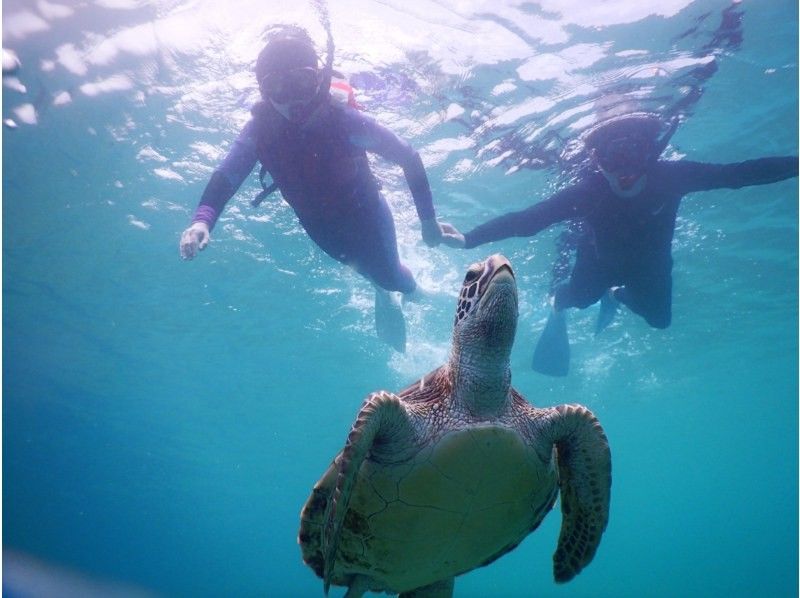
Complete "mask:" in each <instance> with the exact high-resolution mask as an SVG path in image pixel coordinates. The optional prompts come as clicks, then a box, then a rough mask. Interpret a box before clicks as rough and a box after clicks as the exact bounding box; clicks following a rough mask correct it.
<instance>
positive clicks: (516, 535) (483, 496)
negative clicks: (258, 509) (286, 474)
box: [299, 424, 558, 593]
mask: <svg viewBox="0 0 800 598" xmlns="http://www.w3.org/2000/svg"><path fill="white" fill-rule="evenodd" d="M338 462H339V457H338V456H337V458H336V459H335V460H334V462H333V463H332V464H331V466H330V467H329V468H328V470H327V471H326V472H325V474H324V475H323V476H322V478H321V479H320V480H319V482H318V483H317V484H316V486H315V487H314V489H313V491H312V493H311V496H310V498H309V499H308V501H307V502H306V504H305V506H304V507H303V510H302V512H301V525H300V535H299V543H300V547H301V550H302V553H303V560H304V561H305V562H306V563H307V564H308V565H309V566H310V567H311V568H312V569H314V571H315V573H316V574H317V575H318V576H320V577H322V575H323V556H322V555H323V552H322V546H321V539H322V538H321V536H322V527H323V524H324V517H325V509H326V506H327V504H328V498H329V496H330V493H331V491H332V489H333V488H334V486H335V484H336V476H337V474H338V469H339V468H338ZM557 492H558V478H557V473H556V467H555V458H554V455H552V454H551V455H550V459H549V460H548V461H547V462H544V461H543V460H542V458H541V457H540V456H539V455H538V454H537V453H536V451H535V450H534V449H533V448H532V447H531V446H529V444H528V443H527V442H526V441H525V439H524V438H523V437H521V436H520V434H519V433H518V432H517V431H516V430H515V429H513V428H510V427H503V426H500V425H492V424H483V425H473V426H470V427H466V428H463V429H459V430H451V431H448V432H446V433H444V434H443V435H441V436H439V437H438V439H437V440H436V441H434V442H430V443H429V444H427V445H426V446H422V447H420V450H419V452H417V453H416V455H414V456H413V457H412V458H411V459H409V460H407V461H405V462H403V463H394V464H384V463H379V462H376V461H374V460H371V459H370V458H369V457H368V458H367V459H366V460H365V461H364V463H363V464H362V466H361V469H360V471H359V473H358V478H357V480H356V483H355V486H354V489H353V494H352V498H351V500H350V504H349V506H348V509H347V513H346V515H345V519H344V529H343V531H342V536H341V540H340V544H339V550H338V551H337V554H336V562H335V564H334V569H333V575H332V583H333V584H335V585H344V586H347V585H350V583H351V581H352V579H353V576H354V575H363V576H365V577H367V578H368V579H369V580H370V582H369V583H370V590H371V591H388V592H398V593H399V592H404V591H408V590H411V589H414V588H418V587H422V586H425V585H428V584H430V583H433V582H436V581H439V580H443V579H449V578H451V577H453V576H456V575H459V574H461V573H465V572H467V571H469V570H471V569H474V568H476V567H480V566H482V565H486V564H488V563H490V562H492V561H493V560H495V559H496V558H498V557H499V556H501V555H503V554H505V553H506V552H508V551H509V550H511V549H513V548H514V547H515V546H517V544H519V543H520V542H521V541H522V539H523V538H525V536H527V535H528V534H529V533H530V532H532V531H533V530H534V529H535V528H536V527H537V526H538V525H539V523H540V522H541V521H542V519H543V518H544V516H545V515H546V514H547V512H548V511H549V510H550V509H551V508H552V506H553V503H554V501H555V498H556V494H557Z"/></svg>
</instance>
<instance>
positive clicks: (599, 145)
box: [584, 112, 678, 198]
mask: <svg viewBox="0 0 800 598" xmlns="http://www.w3.org/2000/svg"><path fill="white" fill-rule="evenodd" d="M677 124H678V121H677V119H675V118H673V119H672V121H670V123H669V127H668V128H667V130H666V131H664V128H665V121H664V120H663V119H662V118H661V117H660V116H659V115H657V114H652V113H641V112H640V113H632V114H626V115H624V116H619V117H615V118H612V119H609V120H606V121H603V122H601V123H600V124H598V125H596V126H595V127H594V128H593V129H591V130H590V131H589V132H588V133H587V134H586V136H585V138H584V143H585V145H586V147H587V148H588V150H589V153H590V155H591V157H592V159H593V161H594V162H595V164H596V166H597V167H598V169H599V170H600V172H601V173H602V174H603V176H604V177H605V179H606V180H607V181H608V184H609V186H610V187H611V190H612V191H613V192H614V194H616V195H617V196H619V197H625V198H630V197H635V196H637V195H639V193H641V192H642V190H643V189H644V187H645V185H646V184H647V170H648V169H649V168H650V166H651V165H652V164H653V163H655V161H656V160H658V157H659V156H660V155H661V153H662V152H663V151H664V149H665V148H666V146H667V143H669V139H670V137H672V134H673V133H674V132H675V129H676V128H677Z"/></svg>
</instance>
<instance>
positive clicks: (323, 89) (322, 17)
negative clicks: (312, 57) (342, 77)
mask: <svg viewBox="0 0 800 598" xmlns="http://www.w3.org/2000/svg"><path fill="white" fill-rule="evenodd" d="M312 4H313V5H314V7H315V8H316V9H317V14H318V16H319V22H320V24H321V25H322V26H323V27H324V28H325V32H326V33H327V34H328V56H327V58H326V60H325V66H324V67H323V69H322V81H321V82H320V84H319V91H318V92H317V97H316V98H314V105H315V106H319V105H321V104H322V103H323V102H324V101H325V100H326V99H327V97H328V94H329V93H330V89H331V78H332V76H333V51H334V45H333V34H332V33H331V19H330V16H329V15H328V6H327V5H326V4H325V2H324V1H323V0H313V2H312Z"/></svg>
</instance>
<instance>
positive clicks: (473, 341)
mask: <svg viewBox="0 0 800 598" xmlns="http://www.w3.org/2000/svg"><path fill="white" fill-rule="evenodd" d="M517 317H518V307H517V282H516V280H515V278H514V271H513V270H512V269H511V264H510V263H509V261H508V259H506V258H505V256H502V255H500V254H499V253H496V254H494V255H492V256H489V257H488V258H487V259H486V260H485V261H483V262H477V263H475V264H472V265H471V266H470V267H469V270H467V275H466V276H465V277H464V284H463V286H462V287H461V294H460V295H459V298H458V308H457V310H456V318H455V324H454V326H453V357H454V358H455V359H456V360H458V361H459V362H461V363H463V364H468V365H469V366H470V369H477V370H479V371H480V370H481V369H487V374H489V373H491V370H493V369H496V368H502V369H506V368H507V367H508V360H509V357H510V355H511V347H512V345H513V344H514V334H515V333H516V330H517ZM479 371H478V372H476V373H479Z"/></svg>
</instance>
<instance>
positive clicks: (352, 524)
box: [298, 255, 611, 598]
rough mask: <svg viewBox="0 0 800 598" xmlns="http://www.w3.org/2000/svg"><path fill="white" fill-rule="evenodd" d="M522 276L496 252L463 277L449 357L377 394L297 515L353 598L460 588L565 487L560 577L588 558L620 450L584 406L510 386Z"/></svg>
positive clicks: (306, 546) (312, 561) (333, 580)
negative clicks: (533, 398) (548, 403)
mask: <svg viewBox="0 0 800 598" xmlns="http://www.w3.org/2000/svg"><path fill="white" fill-rule="evenodd" d="M516 328H517V286H516V281H515V279H514V274H513V271H512V269H511V265H510V264H509V262H508V260H507V259H506V258H505V257H503V256H502V255H493V256H491V257H489V258H488V259H487V260H486V261H484V262H479V263H477V264H473V265H472V266H471V267H470V269H469V271H468V272H467V275H466V278H465V279H464V285H463V288H462V290H461V295H460V298H459V301H458V310H457V313H456V317H455V325H454V330H453V343H452V348H451V352H450V359H449V361H448V363H446V364H445V365H443V366H442V367H440V368H438V369H436V370H434V371H433V372H431V373H429V374H428V375H426V376H425V377H424V378H422V379H421V380H419V381H418V382H416V383H414V384H413V385H412V386H410V387H408V388H406V389H405V390H403V391H402V392H400V393H399V394H392V393H391V392H387V391H380V392H375V393H372V394H370V395H369V396H368V397H367V399H366V400H365V402H364V404H363V405H362V407H361V409H360V411H359V413H358V417H357V418H356V421H355V423H354V424H353V427H352V429H351V431H350V434H349V436H348V437H347V443H346V444H345V447H344V449H343V450H342V451H341V453H339V455H337V456H336V458H335V459H334V461H333V463H332V464H331V465H330V467H329V468H328V470H327V471H326V472H325V473H324V474H323V476H322V478H321V479H320V480H319V482H317V484H316V485H315V486H314V489H313V491H312V493H311V496H310V497H309V499H308V501H307V502H306V504H305V506H304V507H303V510H302V513H301V515H300V519H301V521H300V533H299V537H298V541H299V543H300V547H301V550H302V554H303V560H304V561H305V562H306V563H307V564H308V565H309V566H310V567H311V568H312V569H313V570H314V572H315V573H316V574H317V575H318V576H320V577H322V578H323V580H324V588H325V592H326V593H327V591H328V588H329V586H330V584H334V585H340V586H348V588H349V590H348V591H347V594H346V597H347V598H355V597H359V596H362V595H363V594H364V592H366V591H375V592H388V593H399V594H400V597H401V598H410V597H412V596H413V597H414V598H421V597H425V598H432V597H434V596H435V597H437V598H442V597H449V596H452V593H453V585H454V578H455V576H456V575H460V574H462V573H465V572H467V571H470V570H471V569H474V568H476V567H480V566H483V565H487V564H488V563H491V562H492V561H494V560H495V559H497V558H498V557H500V556H502V555H503V554H505V553H507V552H509V551H510V550H512V549H513V548H515V547H516V546H517V545H518V544H519V543H520V542H521V541H522V540H523V539H524V538H525V537H526V536H527V535H528V534H529V533H531V532H532V531H533V530H534V529H536V527H537V526H538V525H539V524H540V523H541V521H542V519H543V518H544V516H545V515H546V514H547V512H548V511H549V510H550V509H551V508H552V507H553V503H554V502H555V500H556V496H557V495H558V491H559V490H560V491H561V512H562V521H561V535H560V537H559V540H558V548H557V549H556V551H555V554H554V555H553V561H554V566H553V571H554V575H555V580H556V581H557V582H565V581H569V580H570V579H572V578H573V577H574V576H575V575H577V574H578V573H579V572H580V571H581V569H583V568H584V567H585V566H586V565H588V564H589V562H590V561H591V560H592V557H593V556H594V554H595V550H596V549H597V546H598V544H599V542H600V536H601V535H602V533H603V530H604V529H605V527H606V523H607V522H608V507H609V500H610V489H611V454H610V452H609V448H608V442H607V440H606V436H605V434H604V432H603V429H602V428H601V426H600V423H599V422H598V421H597V419H596V418H595V417H594V415H592V413H591V412H590V411H589V410H588V409H586V408H585V407H583V406H581V405H559V406H557V407H553V408H544V409H537V408H535V407H533V406H532V405H530V404H529V403H528V402H526V401H525V399H524V398H523V397H522V396H521V395H520V394H519V393H518V392H517V391H516V390H514V389H513V388H512V387H511V371H510V365H509V359H510V354H511V346H512V344H513V342H514V334H515V332H516Z"/></svg>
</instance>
